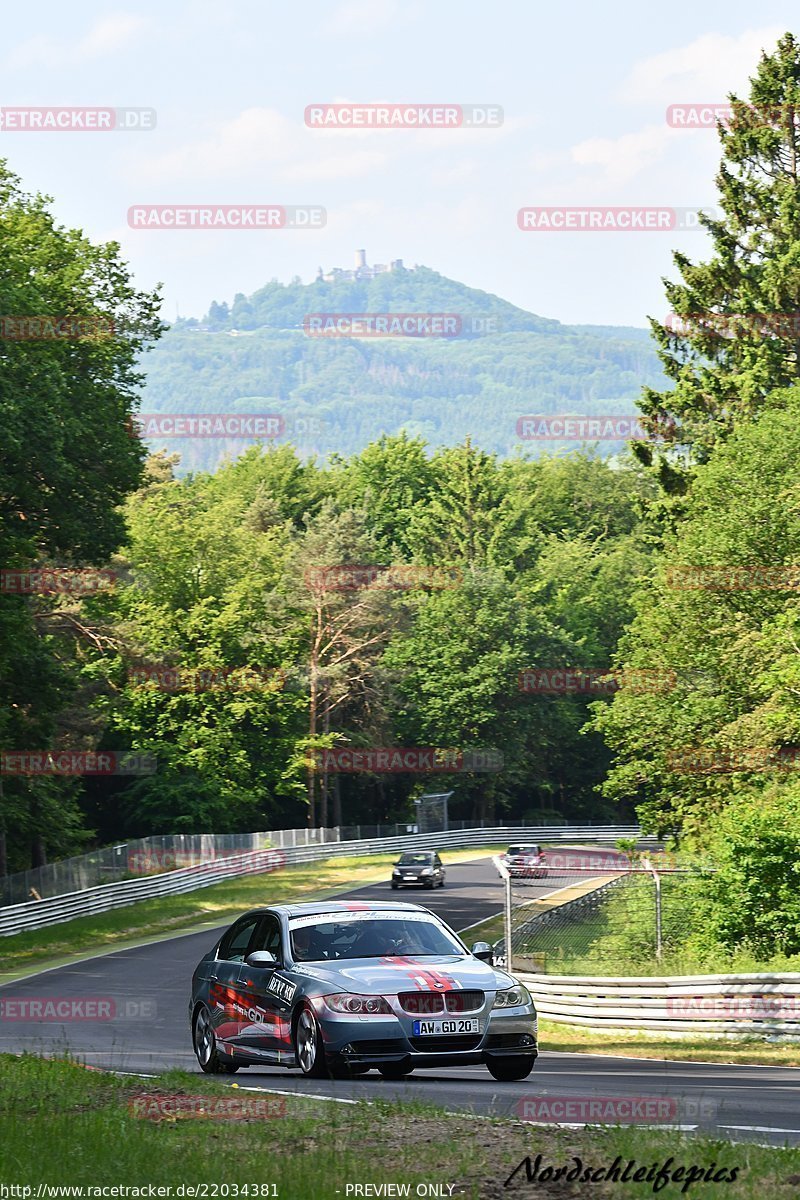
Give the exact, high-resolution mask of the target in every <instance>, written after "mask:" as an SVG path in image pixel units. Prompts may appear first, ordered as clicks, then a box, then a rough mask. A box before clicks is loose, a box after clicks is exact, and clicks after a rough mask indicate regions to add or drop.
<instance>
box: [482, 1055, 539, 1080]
mask: <svg viewBox="0 0 800 1200" xmlns="http://www.w3.org/2000/svg"><path fill="white" fill-rule="evenodd" d="M535 1062H536V1059H535V1058H534V1057H533V1055H532V1054H516V1055H513V1056H510V1057H509V1058H490V1059H489V1061H488V1062H487V1064H486V1066H487V1067H488V1069H489V1074H490V1075H493V1076H494V1078H495V1079H497V1080H498V1081H499V1082H500V1083H513V1081H514V1080H515V1079H527V1078H528V1076H529V1075H530V1073H531V1071H532V1070H533V1064H534V1063H535Z"/></svg>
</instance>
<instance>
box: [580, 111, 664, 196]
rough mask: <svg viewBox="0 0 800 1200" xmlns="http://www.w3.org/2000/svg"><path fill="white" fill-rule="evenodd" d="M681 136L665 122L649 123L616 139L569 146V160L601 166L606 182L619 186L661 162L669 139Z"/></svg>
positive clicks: (585, 165)
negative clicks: (643, 127)
mask: <svg viewBox="0 0 800 1200" xmlns="http://www.w3.org/2000/svg"><path fill="white" fill-rule="evenodd" d="M680 136H681V133H680V132H679V131H678V130H675V129H670V128H669V127H668V126H667V125H648V126H647V127H646V128H645V129H641V130H638V131H637V132H635V133H624V134H622V135H621V136H620V137H618V138H589V139H588V140H587V141H585V142H579V143H578V145H577V146H573V147H572V161H573V162H575V163H577V164H578V165H579V166H583V167H599V168H601V170H602V172H603V177H604V180H605V182H607V183H609V184H611V185H613V186H618V185H622V184H625V183H628V182H629V181H630V180H631V179H635V177H636V176H637V175H640V174H641V173H642V172H643V171H647V170H649V168H651V167H652V166H654V165H655V164H656V163H658V162H660V160H661V159H662V158H663V157H664V154H665V152H666V149H667V146H668V145H669V143H670V141H671V140H672V139H673V138H674V137H680ZM683 136H685V135H683Z"/></svg>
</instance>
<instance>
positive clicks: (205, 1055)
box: [192, 1008, 239, 1075]
mask: <svg viewBox="0 0 800 1200" xmlns="http://www.w3.org/2000/svg"><path fill="white" fill-rule="evenodd" d="M192 1045H193V1047H194V1053H195V1057H196V1059H197V1061H198V1063H199V1064H200V1070H201V1071H205V1073H206V1075H235V1074H236V1072H237V1071H238V1070H239V1068H238V1067H237V1066H236V1065H235V1063H230V1062H225V1060H224V1058H222V1057H221V1056H220V1053H219V1051H218V1050H217V1039H216V1035H215V1033H214V1028H213V1026H212V1024H211V1018H210V1017H209V1015H208V1011H207V1009H205V1008H201V1009H198V1011H197V1013H196V1014H195V1018H194V1021H193V1022H192Z"/></svg>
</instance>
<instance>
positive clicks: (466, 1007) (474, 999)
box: [444, 992, 485, 1013]
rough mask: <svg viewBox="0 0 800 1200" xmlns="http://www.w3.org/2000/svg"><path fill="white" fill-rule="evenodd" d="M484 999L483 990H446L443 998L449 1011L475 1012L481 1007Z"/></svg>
mask: <svg viewBox="0 0 800 1200" xmlns="http://www.w3.org/2000/svg"><path fill="white" fill-rule="evenodd" d="M484 999H485V997H484V994H483V992H447V993H446V994H445V998H444V1000H445V1004H446V1005H447V1011H448V1012H451V1013H465V1012H476V1011H477V1009H479V1008H483V1002H484Z"/></svg>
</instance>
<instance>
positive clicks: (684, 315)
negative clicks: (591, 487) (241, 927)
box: [635, 33, 800, 493]
mask: <svg viewBox="0 0 800 1200" xmlns="http://www.w3.org/2000/svg"><path fill="white" fill-rule="evenodd" d="M729 100H730V104H731V110H732V111H731V116H730V119H729V120H728V121H727V122H725V123H720V124H719V125H718V130H719V136H720V140H721V143H722V151H723V157H722V162H721V165H720V169H719V173H718V174H717V177H716V184H717V188H718V189H719V193H720V204H721V208H722V213H723V215H722V216H721V217H719V218H716V217H713V216H710V215H708V214H701V215H700V222H701V224H702V225H703V226H704V228H705V229H707V231H708V232H709V234H710V235H711V237H712V239H713V243H714V253H713V256H712V257H711V258H710V259H709V260H708V261H707V262H701V263H692V262H691V261H690V260H689V259H688V258H687V256H686V255H685V254H683V253H680V252H676V253H675V254H674V256H673V260H674V262H675V265H676V267H677V268H678V270H679V272H680V274H681V277H682V282H680V283H678V282H671V281H668V280H665V287H666V294H667V298H668V300H669V302H670V307H671V309H672V312H673V314H675V316H674V318H673V319H669V320H668V323H667V324H661V323H660V322H658V321H656V320H654V319H651V322H650V324H651V327H652V331H653V335H654V337H655V339H656V341H657V343H658V347H659V349H658V353H659V357H660V358H661V361H662V364H663V367H664V371H665V373H666V375H667V376H668V378H669V379H670V380H672V381H673V383H674V387H673V389H672V390H669V391H656V390H654V389H652V388H646V389H645V390H644V392H643V395H642V399H641V400H640V406H641V408H642V410H643V414H644V417H643V424H644V426H645V428H646V429H647V431H648V433H649V435H650V436H651V438H653V439H654V444H653V443H645V442H640V443H638V444H637V445H636V447H635V451H636V453H637V455H638V457H639V458H640V460H641V461H643V462H645V463H646V464H648V465H650V464H652V463H653V462H654V461H655V462H656V465H657V468H658V473H659V476H660V480H661V483H662V485H663V487H664V488H665V490H666V491H667V492H672V493H680V492H683V491H685V490H686V487H687V484H688V476H689V472H690V469H691V466H692V465H693V464H695V463H700V462H704V461H706V460H707V459H708V457H709V456H710V454H711V452H712V450H713V448H714V446H715V444H717V443H718V442H720V441H722V440H724V439H725V438H726V437H727V436H728V434H729V433H730V431H731V429H732V428H733V425H734V424H735V422H737V421H739V420H743V419H744V420H747V419H752V418H753V417H756V416H757V415H758V413H759V411H761V410H762V409H763V408H764V407H765V406H767V405H768V404H769V396H770V393H772V392H773V391H774V389H776V388H779V387H782V386H785V385H786V384H790V383H792V382H794V381H795V380H796V379H797V378H798V376H799V375H800V190H799V189H798V171H799V169H800V166H799V164H800V44H798V42H797V40H796V39H795V38H794V37H793V36H792V35H791V34H789V33H787V34H786V35H785V36H784V37H782V38H781V39H780V41H779V42H778V46H777V50H776V52H775V53H774V54H772V55H768V54H766V53H763V54H762V56H761V60H760V63H759V66H758V70H757V72H756V75H755V77H754V78H753V79H752V80H751V89H750V98H749V100H748V101H743V100H739V99H737V97H736V96H734V95H730V96H729ZM775 314H786V316H785V317H784V318H783V319H781V318H776V316H775Z"/></svg>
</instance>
